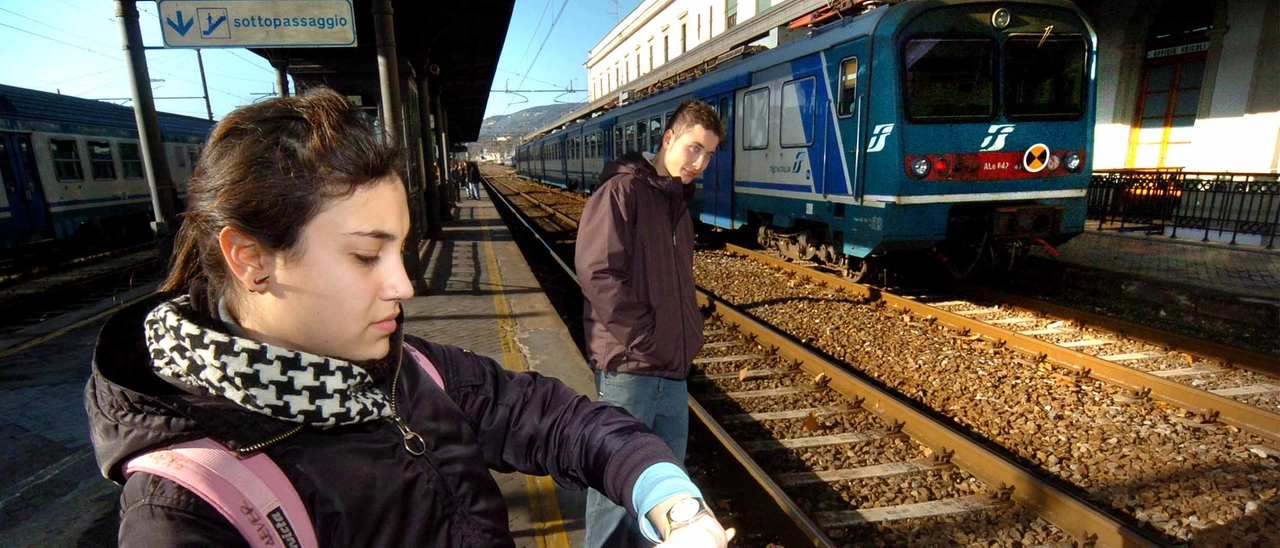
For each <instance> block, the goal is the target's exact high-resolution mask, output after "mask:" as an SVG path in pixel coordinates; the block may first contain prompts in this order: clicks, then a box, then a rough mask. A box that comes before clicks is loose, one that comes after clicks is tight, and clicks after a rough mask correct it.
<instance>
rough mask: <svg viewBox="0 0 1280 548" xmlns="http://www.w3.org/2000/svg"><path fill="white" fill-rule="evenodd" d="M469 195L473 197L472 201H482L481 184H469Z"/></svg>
mask: <svg viewBox="0 0 1280 548" xmlns="http://www.w3.org/2000/svg"><path fill="white" fill-rule="evenodd" d="M467 194H468V195H470V196H471V199H472V200H479V199H480V183H477V182H474V181H472V182H470V183H467Z"/></svg>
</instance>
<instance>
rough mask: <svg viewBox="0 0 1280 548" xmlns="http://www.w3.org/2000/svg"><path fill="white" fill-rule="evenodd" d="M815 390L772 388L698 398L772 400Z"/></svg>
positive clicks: (805, 388)
mask: <svg viewBox="0 0 1280 548" xmlns="http://www.w3.org/2000/svg"><path fill="white" fill-rule="evenodd" d="M813 390H814V389H813V388H808V387H793V388H771V389H769V390H749V391H745V392H725V393H720V394H704V395H701V396H698V399H699V400H704V401H715V400H727V399H730V398H732V399H735V400H741V399H748V398H772V397H774V396H790V395H792V394H803V393H805V392H812V391H813Z"/></svg>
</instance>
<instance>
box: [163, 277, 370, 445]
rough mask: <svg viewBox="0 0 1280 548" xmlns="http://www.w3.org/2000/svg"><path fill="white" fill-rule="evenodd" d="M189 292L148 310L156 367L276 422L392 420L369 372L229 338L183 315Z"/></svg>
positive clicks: (340, 362)
mask: <svg viewBox="0 0 1280 548" xmlns="http://www.w3.org/2000/svg"><path fill="white" fill-rule="evenodd" d="M191 310H192V309H191V301H190V297H187V296H182V297H178V298H177V299H174V300H171V301H167V302H165V303H163V304H161V305H160V306H158V307H156V308H155V309H154V310H152V311H151V313H150V314H147V319H146V321H145V322H144V326H145V331H146V338H147V348H148V349H149V350H150V351H151V363H152V367H154V368H155V370H156V372H157V373H159V374H160V375H163V376H165V377H169V378H171V379H174V380H177V381H179V382H182V383H186V384H188V385H193V386H197V387H200V388H204V389H206V390H208V391H209V392H212V393H213V394H215V395H217V396H221V397H223V398H226V399H228V400H231V401H233V402H235V403H237V404H239V405H240V406H242V407H244V408H246V409H249V410H250V411H254V412H257V413H262V414H264V415H267V416H270V417H275V418H277V419H281V420H285V421H290V422H296V423H302V424H306V425H309V426H317V427H321V428H327V427H331V426H337V425H342V424H356V423H362V422H369V421H373V420H378V419H383V418H389V417H391V404H390V403H389V402H388V400H387V396H386V394H384V393H383V392H382V391H381V390H379V389H377V388H375V387H374V385H373V384H374V383H373V378H372V377H370V376H369V372H368V371H366V370H364V369H363V368H361V367H359V366H356V365H354V364H352V363H350V362H346V361H343V360H340V359H336V358H328V357H324V356H318V355H315V354H311V353H307V352H298V351H294V350H288V349H285V348H280V347H278V346H272V345H269V344H266V343H261V342H258V341H255V340H252V339H247V338H244V337H237V336H234V335H228V334H226V333H222V332H219V331H216V330H214V329H209V328H207V327H203V326H200V325H197V324H196V323H195V322H193V321H191V320H189V319H187V318H186V317H184V314H190V313H192V312H191Z"/></svg>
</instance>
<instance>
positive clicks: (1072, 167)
mask: <svg viewBox="0 0 1280 548" xmlns="http://www.w3.org/2000/svg"><path fill="white" fill-rule="evenodd" d="M1083 160H1084V159H1083V158H1081V157H1080V153H1079V152H1068V153H1067V156H1066V158H1063V159H1062V165H1064V166H1066V167H1067V171H1070V172H1072V173H1075V172H1077V171H1080V166H1081V165H1082V164H1083V163H1084V161H1083Z"/></svg>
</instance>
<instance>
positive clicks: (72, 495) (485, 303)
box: [0, 197, 594, 547]
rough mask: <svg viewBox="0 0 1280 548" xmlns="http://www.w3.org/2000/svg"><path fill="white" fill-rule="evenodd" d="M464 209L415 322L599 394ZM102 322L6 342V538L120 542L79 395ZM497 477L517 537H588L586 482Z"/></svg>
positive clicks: (428, 333) (511, 253)
mask: <svg viewBox="0 0 1280 548" xmlns="http://www.w3.org/2000/svg"><path fill="white" fill-rule="evenodd" d="M457 219H458V220H456V221H453V222H450V223H447V226H446V227H445V235H446V237H447V238H446V239H445V240H442V241H436V242H431V243H429V244H427V245H425V246H424V249H423V253H424V255H425V256H426V260H427V276H426V280H425V285H426V286H427V288H428V290H427V291H426V293H425V294H424V295H419V296H416V297H414V298H413V299H411V300H408V301H406V302H405V303H404V310H405V315H406V330H407V332H409V333H412V334H415V335H419V336H422V337H425V338H428V339H430V340H433V341H436V342H440V343H447V344H454V345H458V346H462V347H464V348H468V349H470V350H472V351H474V352H476V353H479V354H484V355H486V356H490V357H492V358H494V359H495V360H498V361H499V363H503V364H504V365H506V366H507V367H508V368H511V369H528V370H534V371H539V372H541V373H543V374H546V375H549V376H553V377H557V378H559V379H561V380H563V381H565V382H566V383H567V384H568V385H569V386H570V387H572V388H574V389H575V390H577V391H579V392H580V393H584V394H588V395H591V394H594V383H593V381H592V378H593V377H592V373H591V372H590V369H589V368H588V367H587V364H586V363H585V361H584V360H583V359H582V356H581V354H580V353H579V351H578V348H577V346H576V345H575V344H574V342H573V339H572V338H571V337H570V335H569V332H568V330H567V329H566V327H565V326H564V324H563V322H561V320H560V318H559V316H558V315H557V314H556V312H555V310H554V309H553V308H552V306H551V303H550V302H549V301H548V299H547V297H546V296H545V295H544V294H543V293H542V290H541V289H540V288H539V285H538V282H537V281H536V280H535V279H534V277H533V275H532V273H531V272H530V271H529V268H528V265H527V264H526V263H525V261H524V257H523V256H522V255H521V252H520V250H519V249H518V247H517V245H516V243H515V242H514V241H513V239H512V236H511V233H510V232H509V231H508V230H507V228H506V227H505V226H504V225H503V224H502V220H501V219H500V217H499V216H498V213H497V210H496V209H495V207H494V206H493V204H492V203H490V202H489V201H488V200H487V197H486V199H484V200H480V201H464V202H462V203H461V204H460V207H459V208H458V214H457ZM105 321H106V317H105V316H104V317H98V318H89V319H86V320H85V321H84V322H82V323H80V324H79V325H77V326H74V327H73V328H71V329H68V330H67V331H66V332H65V333H63V334H61V335H59V336H57V337H56V338H53V339H50V340H46V341H43V342H39V343H36V344H32V345H30V346H28V347H25V348H21V349H17V348H15V349H13V350H11V351H5V350H0V539H2V540H0V545H3V546H6V547H27V546H90V547H95V546H101V547H109V546H115V545H116V528H117V526H118V518H117V512H118V504H119V490H118V488H117V487H116V486H115V485H114V484H112V483H111V482H109V481H107V480H105V479H103V478H102V476H101V475H100V474H99V472H98V469H97V464H96V462H95V460H94V458H93V451H92V447H91V446H90V445H89V439H88V423H87V420H86V417H85V413H84V407H83V403H82V401H83V400H82V394H83V390H84V383H85V380H86V379H87V378H88V375H89V367H90V361H91V359H92V356H93V345H94V341H95V340H96V337H97V333H98V331H99V330H100V329H101V327H102V324H103V323H105ZM495 477H496V478H497V480H498V482H499V485H500V486H501V487H502V489H503V492H504V494H505V496H506V498H507V501H508V507H509V511H510V520H511V531H512V533H513V534H514V535H515V537H516V543H517V546H521V547H535V546H538V547H557V546H560V547H563V546H570V545H575V546H576V545H580V544H581V542H582V531H583V522H582V517H583V515H584V513H585V500H586V496H585V494H584V493H583V492H581V491H568V490H564V489H560V488H559V487H555V486H554V484H553V483H552V482H551V481H550V480H549V479H547V478H541V479H537V480H532V481H531V480H530V479H529V478H527V477H525V476H523V475H521V474H495Z"/></svg>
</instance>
